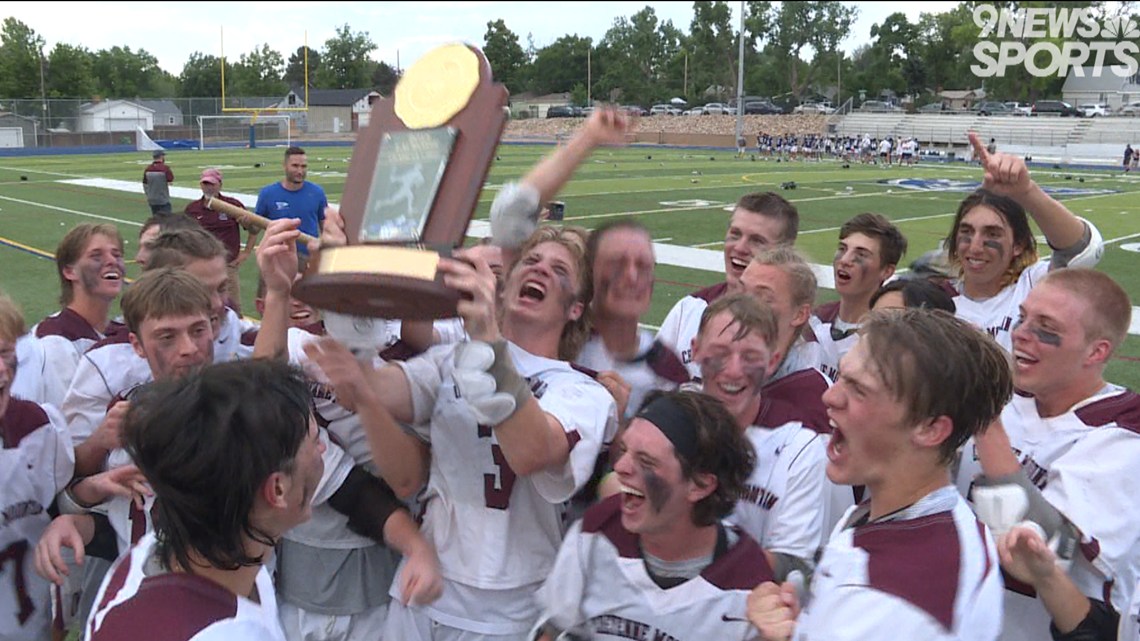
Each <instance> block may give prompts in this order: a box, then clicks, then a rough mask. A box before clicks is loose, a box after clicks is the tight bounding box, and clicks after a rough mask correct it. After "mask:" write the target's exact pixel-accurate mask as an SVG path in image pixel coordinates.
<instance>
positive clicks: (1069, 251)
mask: <svg viewBox="0 0 1140 641" xmlns="http://www.w3.org/2000/svg"><path fill="white" fill-rule="evenodd" d="M1080 221H1081V222H1082V223H1084V225H1085V233H1084V235H1083V236H1081V239H1080V240H1079V241H1077V243H1076V244H1075V245H1073V246H1072V247H1062V248H1060V249H1057V248H1055V247H1054V248H1053V258H1051V259H1050V260H1049V268H1050V269H1060V268H1062V267H1084V268H1088V269H1092V268H1093V267H1096V266H1097V263H1099V262H1100V259H1101V256H1103V255H1104V238H1102V237H1101V235H1100V230H1099V229H1097V228H1096V226H1095V225H1093V224H1092V223H1090V222H1089V221H1087V220H1085V219H1084V218H1081V219H1080ZM1050 247H1052V245H1050Z"/></svg>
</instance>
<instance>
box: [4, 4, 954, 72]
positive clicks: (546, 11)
mask: <svg viewBox="0 0 1140 641" xmlns="http://www.w3.org/2000/svg"><path fill="white" fill-rule="evenodd" d="M647 4H648V5H650V6H652V7H653V8H654V9H655V10H656V12H657V15H658V17H659V18H661V19H662V20H672V21H673V24H674V25H677V26H678V27H680V28H683V29H684V30H686V31H687V30H688V25H689V22H690V21H691V19H692V3H691V2H227V3H220V2H164V3H150V4H145V3H134V2H132V3H126V2H83V3H79V2H53V3H50V4H45V3H39V2H34V3H33V2H6V3H4V8H3V9H2V10H0V15H3V16H5V17H7V16H14V17H16V18H17V19H19V20H21V21H23V22H24V23H26V24H28V25H29V26H31V27H32V28H33V29H35V31H36V32H37V33H38V34H40V35H41V36H43V37H44V39H45V40H46V41H47V47H46V48H45V52H46V51H48V50H50V49H51V47H53V46H54V45H55V43H57V42H66V43H69V44H72V45H82V46H85V47H87V48H88V49H91V50H97V49H105V48H110V47H112V46H115V45H127V46H130V47H131V49H132V50H136V49H139V48H142V49H146V50H147V51H149V52H150V53H152V54H154V55H155V57H157V58H158V61H159V64H160V65H161V66H162V67H163V68H164V69H166V70H167V71H169V72H171V73H173V74H175V75H177V74H178V73H179V72H181V70H182V65H183V63H184V62H185V61H186V59H187V58H188V57H189V56H190V54H191V53H192V52H194V51H201V52H203V53H208V54H214V55H217V54H218V52H219V48H220V43H221V37H220V35H219V31H220V28H221V27H225V51H226V57H227V58H232V59H236V58H237V56H239V55H240V54H241V53H243V52H246V51H249V50H250V49H252V48H253V47H254V46H257V45H260V44H262V43H269V45H270V46H271V47H272V48H274V49H276V50H278V51H280V52H281V53H282V55H283V56H284V57H285V58H286V59H288V56H289V53H290V52H292V51H294V50H296V48H297V47H299V46H301V44H302V42H303V40H304V38H305V31H306V30H308V41H309V46H310V47H313V48H314V49H320V47H321V44H322V43H323V42H324V41H325V40H326V39H328V38H330V37H332V36H333V35H334V30H335V29H336V27H338V26H339V25H342V24H345V23H347V24H349V25H351V26H352V28H353V30H354V31H367V32H368V33H369V35H370V36H371V37H372V40H373V41H374V42H375V43H376V44H377V49H376V51H375V52H373V57H374V58H375V59H377V60H383V61H385V62H388V63H389V64H392V65H395V63H396V56H397V52H398V54H399V59H400V64H401V66H402V67H405V68H406V67H407V66H408V65H409V64H410V63H411V62H413V61H414V60H415V59H416V58H417V57H419V56H420V55H422V54H423V53H424V52H425V51H427V50H428V49H430V48H431V47H432V46H434V45H436V44H439V43H442V42H451V41H456V40H462V41H467V42H471V43H473V44H477V45H481V44H482V42H483V34H484V33H485V32H486V28H487V27H486V25H487V22H488V21H489V20H494V19H497V18H502V19H503V20H504V21H505V22H506V24H507V27H509V28H510V29H511V30H512V31H514V32H515V33H517V34H519V38H520V41H521V43H522V45H523V46H524V47H525V46H526V35H527V34H528V33H531V34H533V36H534V41H535V45H536V46H538V47H542V46H544V45H546V44H549V43H551V42H553V41H554V40H555V39H557V38H558V37H560V36H562V35H565V34H567V33H572V34H578V35H581V36H588V37H591V38H594V40H595V41H597V40H599V39H600V38H601V37H602V36H603V35H604V34H605V32H606V30H607V29H609V27H610V26H611V25H612V24H613V20H614V18H615V17H618V16H629V15H632V14H633V13H636V12H637V11H639V10H641V9H642V8H643V7H645V6H646V5H647ZM847 4H851V5H854V6H856V7H858V9H859V19H858V21H857V22H856V24H855V28H854V29H853V33H852V35H851V37H850V38H848V40H847V41H846V42H845V43H844V46H843V48H844V49H845V50H847V51H850V50H852V49H854V48H855V47H856V46H858V45H860V44H862V43H864V42H868V41H870V31H871V25H873V24H875V23H877V22H882V21H883V19H884V18H886V17H887V16H888V15H890V14H891V13H893V12H894V11H899V10H902V11H904V12H905V13H906V14H907V15H908V17H910V18H911V19H912V20H913V19H917V18H918V16H919V14H920V13H921V12H922V11H944V10H946V9H948V8H952V7H953V6H954V5H956V4H957V3H956V2H923V3H914V2H910V3H897V2H889V3H888V2H850V3H847ZM730 5H731V6H732V8H733V15H734V18H733V25H734V26H735V25H736V24H738V22H739V14H738V13H737V12H738V11H739V7H740V3H739V2H731V3H730Z"/></svg>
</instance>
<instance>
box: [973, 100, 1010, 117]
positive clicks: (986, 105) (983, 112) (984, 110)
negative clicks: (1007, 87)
mask: <svg viewBox="0 0 1140 641" xmlns="http://www.w3.org/2000/svg"><path fill="white" fill-rule="evenodd" d="M971 111H973V112H975V113H977V114H978V115H979V116H1010V115H1013V109H1012V108H1011V107H1007V106H1006V105H1005V103H1003V102H992V101H986V102H979V103H978V104H977V105H975V106H974V108H973V109H971Z"/></svg>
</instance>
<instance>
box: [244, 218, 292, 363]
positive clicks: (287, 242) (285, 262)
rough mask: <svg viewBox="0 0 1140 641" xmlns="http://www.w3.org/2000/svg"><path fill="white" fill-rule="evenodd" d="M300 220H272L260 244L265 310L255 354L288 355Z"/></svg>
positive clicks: (262, 356) (259, 259) (281, 356)
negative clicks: (290, 309)
mask: <svg viewBox="0 0 1140 641" xmlns="http://www.w3.org/2000/svg"><path fill="white" fill-rule="evenodd" d="M300 224H301V221H299V220H297V219H295V218H282V219H279V220H275V221H273V222H272V223H270V224H269V227H268V228H266V230H265V240H264V241H262V243H261V244H260V245H258V247H257V267H258V269H259V270H261V277H262V279H263V280H264V281H265V312H264V313H263V314H262V318H261V329H260V330H259V331H258V332H257V339H256V340H255V341H254V343H253V356H254V358H275V359H285V358H288V355H289V347H288V342H287V341H288V331H289V308H290V301H289V292H290V290H291V289H292V287H293V279H294V278H295V277H296V276H297V238H298V236H300V231H299V230H298V227H299V226H300Z"/></svg>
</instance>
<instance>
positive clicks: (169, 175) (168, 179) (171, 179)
mask: <svg viewBox="0 0 1140 641" xmlns="http://www.w3.org/2000/svg"><path fill="white" fill-rule="evenodd" d="M166 182H167V183H168V184H169V183H172V182H174V170H173V169H171V168H170V165H166Z"/></svg>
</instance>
